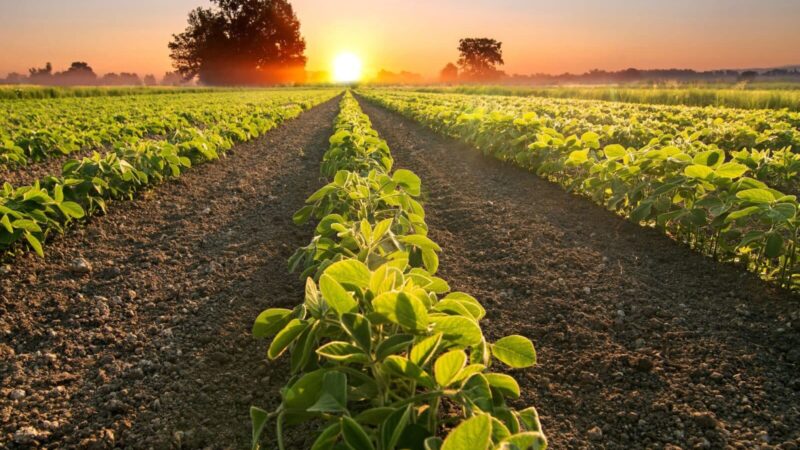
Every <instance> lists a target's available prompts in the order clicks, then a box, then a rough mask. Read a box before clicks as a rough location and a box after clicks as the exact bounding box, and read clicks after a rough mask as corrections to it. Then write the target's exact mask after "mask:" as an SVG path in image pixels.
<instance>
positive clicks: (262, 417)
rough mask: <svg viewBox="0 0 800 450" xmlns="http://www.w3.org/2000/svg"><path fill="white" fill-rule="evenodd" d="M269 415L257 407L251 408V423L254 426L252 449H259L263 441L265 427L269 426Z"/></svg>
mask: <svg viewBox="0 0 800 450" xmlns="http://www.w3.org/2000/svg"><path fill="white" fill-rule="evenodd" d="M267 419H269V414H267V412H266V411H264V410H263V409H261V408H257V407H255V406H251V407H250V423H251V424H252V426H253V438H252V444H251V446H252V448H253V450H255V449H257V448H258V447H259V441H260V440H261V433H263V432H264V426H265V425H266V424H267Z"/></svg>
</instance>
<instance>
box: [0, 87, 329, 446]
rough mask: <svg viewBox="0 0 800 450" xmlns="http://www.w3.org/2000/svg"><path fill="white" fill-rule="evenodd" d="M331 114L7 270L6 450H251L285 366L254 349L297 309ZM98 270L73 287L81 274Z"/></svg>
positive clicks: (0, 288)
mask: <svg viewBox="0 0 800 450" xmlns="http://www.w3.org/2000/svg"><path fill="white" fill-rule="evenodd" d="M337 105H338V101H337V100H332V101H330V102H327V103H326V104H323V105H321V106H318V107H316V108H314V109H312V110H310V111H308V112H306V113H303V114H302V115H301V116H300V117H299V118H297V119H295V120H293V121H290V122H287V123H286V124H284V125H282V126H281V127H279V128H277V129H275V130H273V131H271V132H269V133H268V134H267V135H265V136H264V137H262V138H260V139H257V140H255V141H253V142H251V143H248V144H244V145H241V146H237V147H236V148H234V149H233V151H232V152H230V153H229V154H228V157H226V158H225V159H223V160H222V161H219V162H216V163H213V164H206V165H203V166H201V167H198V168H196V169H193V170H191V171H190V172H188V173H187V174H186V175H185V176H183V177H181V178H180V179H179V180H177V181H174V182H169V183H165V184H163V185H161V186H159V187H157V188H155V189H154V190H152V191H148V192H146V193H145V194H143V195H142V196H140V197H139V198H137V199H136V200H134V201H130V202H120V203H116V204H114V205H113V206H112V211H111V213H110V214H109V215H107V216H103V217H97V218H94V219H92V220H91V222H90V223H88V224H87V225H86V226H85V227H83V228H81V229H76V230H73V231H71V232H69V233H68V235H67V236H65V237H64V238H58V239H55V240H54V242H52V243H51V244H50V245H49V246H48V247H47V249H46V251H47V259H46V260H44V261H43V260H40V259H37V258H35V257H34V256H31V255H25V256H21V257H19V258H17V259H16V260H14V261H10V262H8V263H6V264H4V265H0V447H2V448H6V447H7V448H27V447H28V446H33V447H39V446H41V447H44V448H109V447H115V446H116V447H122V448H151V447H152V448H170V447H182V448H204V447H208V448H244V447H247V446H249V439H250V423H249V413H248V409H249V406H250V405H251V404H256V405H259V406H264V407H274V406H275V405H276V404H277V403H278V401H279V395H278V389H279V388H280V387H281V386H283V385H284V384H285V382H286V377H287V375H286V368H285V363H284V362H279V363H267V362H266V360H265V359H266V358H265V357H264V354H265V352H266V343H265V342H260V341H255V340H253V339H252V337H251V336H250V327H251V326H252V322H253V320H254V319H255V317H256V316H257V315H258V313H259V312H260V311H261V310H263V309H265V308H267V307H275V306H283V307H291V306H293V305H295V304H297V303H298V302H299V301H302V295H303V283H301V282H300V281H299V280H298V278H297V276H296V275H295V274H289V273H288V271H287V268H286V267H287V265H286V259H287V258H288V256H289V255H290V254H291V253H292V252H293V251H294V249H295V248H297V247H298V246H300V245H304V244H305V243H307V241H308V239H309V237H310V236H311V234H312V229H311V228H308V227H306V228H298V227H296V226H294V225H293V224H292V222H291V217H292V214H293V213H294V211H295V210H296V209H298V208H299V207H300V206H301V205H302V204H303V201H304V200H305V198H306V197H307V196H308V195H309V194H310V193H311V192H313V191H314V190H315V189H316V188H317V187H318V186H319V185H320V183H321V181H320V179H319V177H318V176H317V174H318V173H319V161H320V158H321V156H322V153H323V152H324V151H325V149H326V148H327V140H328V137H329V136H330V134H331V132H332V121H333V118H334V116H335V114H336V113H337ZM77 257H83V258H85V259H86V260H87V261H88V262H89V263H90V264H91V265H92V266H93V270H92V272H91V273H89V274H84V275H79V274H76V273H73V272H71V266H73V265H74V264H73V259H74V258H77Z"/></svg>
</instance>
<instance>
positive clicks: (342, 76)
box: [333, 53, 362, 83]
mask: <svg viewBox="0 0 800 450" xmlns="http://www.w3.org/2000/svg"><path fill="white" fill-rule="evenodd" d="M361 67H362V64H361V58H359V57H358V56H356V55H355V54H353V53H340V54H339V55H337V56H336V59H334V60H333V81H335V82H337V83H351V82H353V81H358V80H359V79H361Z"/></svg>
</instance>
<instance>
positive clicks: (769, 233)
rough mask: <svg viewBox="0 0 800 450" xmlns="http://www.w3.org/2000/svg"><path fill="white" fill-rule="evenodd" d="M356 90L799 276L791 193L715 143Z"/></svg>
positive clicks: (709, 244) (685, 235) (693, 240)
mask: <svg viewBox="0 0 800 450" xmlns="http://www.w3.org/2000/svg"><path fill="white" fill-rule="evenodd" d="M363 94H364V95H365V96H366V97H368V98H370V99H372V100H374V101H376V102H378V103H379V104H382V105H384V106H386V107H388V108H390V109H394V110H396V111H399V112H401V113H402V114H405V115H407V116H409V117H411V118H413V119H416V120H418V121H420V122H422V123H423V124H426V125H428V126H429V127H431V128H433V129H434V130H438V131H440V132H443V133H446V134H448V135H450V136H453V137H455V138H457V139H460V140H463V141H465V142H467V143H469V144H471V145H473V146H475V147H477V148H478V149H480V150H482V151H483V152H485V153H487V154H491V155H494V156H495V157H497V158H499V159H502V160H505V161H509V162H512V163H514V164H516V165H519V166H521V167H524V168H526V169H529V170H531V171H533V172H536V173H537V174H539V175H540V176H543V177H545V178H547V179H550V180H551V181H554V182H557V183H559V184H561V185H562V186H564V187H565V188H567V189H568V190H570V191H573V192H577V193H580V194H583V195H585V196H587V197H590V198H592V199H593V200H594V201H596V202H597V203H600V204H602V205H604V206H606V207H607V208H609V209H611V210H614V211H617V212H618V213H620V214H622V215H624V216H626V217H629V218H630V219H631V220H632V221H634V222H637V223H645V224H647V225H652V226H656V227H659V228H661V229H663V230H664V231H665V232H667V233H668V234H669V235H671V236H673V237H674V238H676V239H677V240H679V241H682V242H685V243H687V244H689V245H691V246H692V247H693V248H695V249H697V250H698V251H701V252H703V253H705V254H707V255H711V256H714V257H715V258H718V259H720V260H725V261H736V262H739V263H742V264H745V265H746V266H747V267H748V268H749V269H750V270H753V271H755V272H757V273H759V274H760V275H761V276H762V277H764V278H766V279H770V280H776V281H777V282H779V283H781V284H782V285H784V286H788V287H792V288H797V287H798V285H800V263H799V262H798V249H797V243H798V239H799V236H798V214H797V210H798V202H797V198H796V196H794V195H785V194H784V193H782V192H781V191H779V190H776V189H774V188H772V187H771V186H770V185H769V184H767V183H766V182H764V181H763V180H760V179H758V178H756V176H757V174H756V172H755V171H754V170H753V169H752V168H751V167H750V166H748V165H747V164H745V163H743V162H741V161H739V160H737V159H734V158H730V155H728V154H727V153H726V152H724V151H722V150H720V149H718V148H711V149H705V148H704V147H700V148H687V146H686V145H678V144H677V143H674V142H669V141H667V142H661V141H659V140H655V141H653V142H651V143H649V144H647V145H644V146H641V147H631V146H625V145H621V144H618V143H615V142H613V140H611V139H609V138H608V135H604V134H602V132H603V130H602V127H596V128H595V129H594V130H592V129H589V130H586V131H584V132H583V134H580V135H577V134H565V133H564V130H561V129H558V128H551V127H550V125H553V124H555V126H557V124H558V122H557V121H556V122H548V121H540V120H537V118H536V115H535V114H533V115H528V114H526V113H523V112H519V111H515V110H513V109H508V110H507V109H505V108H503V107H502V99H500V98H496V99H495V100H494V101H495V102H496V108H497V109H496V110H478V111H474V110H472V109H471V106H470V105H469V102H466V104H461V103H460V102H461V101H464V97H463V96H455V97H451V96H448V95H442V94H413V93H393V92H389V91H380V90H365V91H364V92H363ZM575 107H576V108H580V107H581V105H579V104H578V105H576V106H575ZM510 111H511V112H510Z"/></svg>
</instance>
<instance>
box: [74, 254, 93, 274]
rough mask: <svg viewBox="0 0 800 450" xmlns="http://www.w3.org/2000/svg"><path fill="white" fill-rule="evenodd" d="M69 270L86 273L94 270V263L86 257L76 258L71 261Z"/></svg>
mask: <svg viewBox="0 0 800 450" xmlns="http://www.w3.org/2000/svg"><path fill="white" fill-rule="evenodd" d="M69 270H70V272H72V273H75V274H78V275H85V274H87V273H90V272H91V271H92V264H91V263H90V262H89V261H87V260H86V259H84V258H75V259H73V260H72V262H70V264H69Z"/></svg>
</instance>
